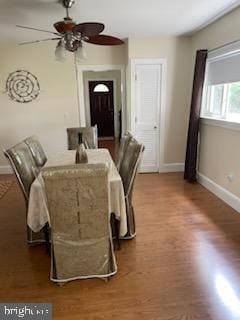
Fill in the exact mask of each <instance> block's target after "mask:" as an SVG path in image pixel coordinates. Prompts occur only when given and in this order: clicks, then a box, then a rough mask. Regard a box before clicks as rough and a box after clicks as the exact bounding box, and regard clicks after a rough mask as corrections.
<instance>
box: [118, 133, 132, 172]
mask: <svg viewBox="0 0 240 320" xmlns="http://www.w3.org/2000/svg"><path fill="white" fill-rule="evenodd" d="M132 138H133V136H132V134H131V133H130V132H127V133H126V134H124V135H123V136H122V138H121V142H120V147H119V152H118V159H117V163H116V167H117V169H118V170H120V166H121V163H122V160H123V156H124V153H125V151H126V149H127V146H128V143H129V141H130V140H131V139H132Z"/></svg>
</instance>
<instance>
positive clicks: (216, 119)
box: [200, 41, 240, 130]
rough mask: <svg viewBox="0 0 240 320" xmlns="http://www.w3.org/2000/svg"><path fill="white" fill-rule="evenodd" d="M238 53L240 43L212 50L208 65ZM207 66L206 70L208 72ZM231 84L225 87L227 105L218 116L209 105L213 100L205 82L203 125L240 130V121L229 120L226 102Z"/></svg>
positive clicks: (224, 94) (201, 116) (202, 107)
mask: <svg viewBox="0 0 240 320" xmlns="http://www.w3.org/2000/svg"><path fill="white" fill-rule="evenodd" d="M233 53H238V54H240V41H235V42H233V43H230V44H228V45H226V46H223V47H220V48H219V49H216V50H212V51H211V52H210V53H209V54H208V59H207V65H208V63H209V62H212V61H215V60H219V59H221V58H223V57H224V56H226V55H229V54H233ZM207 65H206V70H207ZM206 79H207V73H206V75H205V80H206ZM239 82H240V80H239ZM229 86H230V84H226V85H225V86H224V93H223V96H224V97H223V99H225V103H223V105H224V108H223V109H222V113H221V115H220V116H216V115H214V114H213V113H212V112H211V103H209V99H211V95H212V94H213V93H211V90H209V88H208V85H207V83H206V81H205V83H204V87H203V98H202V106H201V115H200V118H201V123H203V124H207V125H213V126H219V127H223V128H227V129H231V130H240V120H239V121H232V119H231V120H229V119H227V109H228V105H227V102H226V99H227V95H228V91H229Z"/></svg>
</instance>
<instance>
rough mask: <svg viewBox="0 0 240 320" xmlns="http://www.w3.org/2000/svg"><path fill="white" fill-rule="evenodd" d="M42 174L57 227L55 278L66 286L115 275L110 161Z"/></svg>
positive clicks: (54, 231) (53, 257) (53, 224)
mask: <svg viewBox="0 0 240 320" xmlns="http://www.w3.org/2000/svg"><path fill="white" fill-rule="evenodd" d="M42 173H43V179H44V184H45V190H46V196H47V203H48V209H49V216H50V223H51V230H52V252H51V277H50V278H51V280H52V281H55V282H58V283H59V284H61V283H63V284H64V283H65V282H68V281H71V280H76V279H85V278H93V277H97V278H108V277H110V276H111V275H113V274H115V273H116V272H117V266H116V261H115V256H114V251H113V244H112V237H111V228H110V221H109V220H110V215H109V198H108V169H107V167H106V165H104V164H78V165H71V166H62V167H48V168H45V169H43V171H42Z"/></svg>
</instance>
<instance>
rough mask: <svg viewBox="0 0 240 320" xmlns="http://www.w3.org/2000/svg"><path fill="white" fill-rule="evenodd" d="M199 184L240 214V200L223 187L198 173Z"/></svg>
mask: <svg viewBox="0 0 240 320" xmlns="http://www.w3.org/2000/svg"><path fill="white" fill-rule="evenodd" d="M198 182H199V183H200V184H201V185H202V186H204V187H205V188H206V189H208V190H209V191H211V192H212V193H214V194H215V195H216V196H217V197H218V198H220V199H221V200H222V201H224V202H226V203H227V204H228V205H229V206H230V207H232V208H233V209H235V210H236V211H238V212H240V198H239V197H237V196H235V195H234V194H233V193H231V192H230V191H228V190H227V189H225V188H223V187H221V186H220V185H218V184H217V183H215V182H214V181H212V180H211V179H209V178H208V177H206V176H204V175H203V174H202V173H198Z"/></svg>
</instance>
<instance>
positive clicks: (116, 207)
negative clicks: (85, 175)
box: [27, 149, 127, 237]
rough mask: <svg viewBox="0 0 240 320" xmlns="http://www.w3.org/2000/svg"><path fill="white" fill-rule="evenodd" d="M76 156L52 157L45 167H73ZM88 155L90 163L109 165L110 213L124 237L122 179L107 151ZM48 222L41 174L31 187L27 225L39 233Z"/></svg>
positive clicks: (88, 151)
mask: <svg viewBox="0 0 240 320" xmlns="http://www.w3.org/2000/svg"><path fill="white" fill-rule="evenodd" d="M75 154H76V151H75V150H68V151H64V152H61V153H57V154H55V155H52V156H50V157H49V159H48V161H47V163H46V164H45V167H52V166H54V167H55V166H63V165H72V164H74V162H75ZM87 155H88V162H89V163H107V165H108V167H109V189H110V199H109V201H110V204H109V205H110V212H109V213H112V212H113V213H114V214H115V216H116V218H117V219H118V220H119V221H120V236H121V237H123V236H125V234H126V233H127V216H126V206H125V199H124V190H123V185H122V180H121V177H120V175H119V173H118V171H117V168H116V166H115V164H114V162H113V160H112V158H111V155H110V153H109V151H108V150H107V149H89V150H87ZM47 222H49V223H50V219H49V213H48V208H47V201H46V194H45V189H44V181H43V178H42V176H41V173H40V174H39V176H38V177H37V178H36V179H35V180H34V182H33V183H32V186H31V190H30V196H29V205H28V216H27V223H28V226H29V227H30V228H31V229H32V230H33V231H34V232H38V231H40V230H41V229H42V227H43V226H44V225H45V224H46V223H47Z"/></svg>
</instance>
